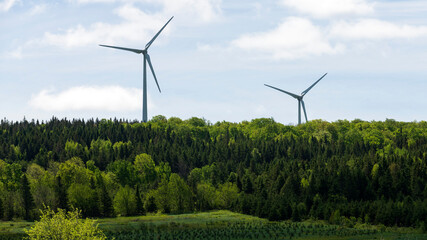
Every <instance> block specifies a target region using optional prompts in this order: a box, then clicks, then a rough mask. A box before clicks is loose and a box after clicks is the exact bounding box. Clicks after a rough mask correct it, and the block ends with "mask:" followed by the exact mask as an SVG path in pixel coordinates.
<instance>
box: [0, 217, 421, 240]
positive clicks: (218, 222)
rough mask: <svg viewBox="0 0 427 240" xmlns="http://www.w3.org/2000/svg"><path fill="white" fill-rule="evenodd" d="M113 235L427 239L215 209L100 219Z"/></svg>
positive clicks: (18, 231) (3, 227)
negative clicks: (278, 220) (273, 218)
mask: <svg viewBox="0 0 427 240" xmlns="http://www.w3.org/2000/svg"><path fill="white" fill-rule="evenodd" d="M98 223H99V227H100V228H101V229H102V230H103V231H104V232H105V233H106V234H107V236H108V237H109V238H110V239H111V238H113V237H114V238H115V239H117V240H120V239H336V240H338V239H348V240H350V239H352V240H358V239H393V240H397V239H402V240H403V239H419V240H421V239H427V234H420V233H418V232H417V231H416V230H414V229H410V228H384V227H383V228H381V227H378V226H367V225H357V224H356V225H355V226H354V227H351V228H350V227H343V226H337V225H330V224H327V223H325V222H322V221H305V222H289V221H282V222H272V221H268V220H266V219H261V218H257V217H252V216H248V215H243V214H238V213H233V212H230V211H213V212H203V213H195V214H180V215H149V216H138V217H117V218H104V219H99V220H98ZM31 225H32V223H30V222H20V221H15V222H0V231H1V234H0V238H1V239H20V238H22V237H23V236H25V235H24V231H23V230H24V228H28V227H30V226H31Z"/></svg>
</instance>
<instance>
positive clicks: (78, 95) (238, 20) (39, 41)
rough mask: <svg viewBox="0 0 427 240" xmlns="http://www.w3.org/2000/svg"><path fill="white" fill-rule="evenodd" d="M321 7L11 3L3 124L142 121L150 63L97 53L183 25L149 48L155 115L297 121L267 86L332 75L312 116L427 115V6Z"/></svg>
mask: <svg viewBox="0 0 427 240" xmlns="http://www.w3.org/2000/svg"><path fill="white" fill-rule="evenodd" d="M316 3H318V1H316V0H300V1H294V0H268V1H263V2H261V1H256V0H250V1H243V0H234V1H221V0H189V1H184V0H162V1H158V2H154V1H149V0H133V1H130V2H126V1H121V0H65V1H59V2H56V3H54V4H53V3H52V2H50V1H43V0H42V1H37V2H24V1H19V0H0V30H2V31H3V32H5V33H7V34H5V35H3V36H2V38H0V43H1V46H0V79H1V83H2V87H1V88H0V102H1V104H0V113H1V114H0V118H1V119H8V120H12V121H21V120H23V119H24V118H26V119H37V120H49V119H51V118H52V117H53V116H56V117H57V118H59V119H64V118H68V119H75V118H76V119H90V118H93V119H96V118H99V119H114V118H117V119H134V120H137V121H141V116H142V57H141V55H136V54H132V53H129V52H122V51H107V50H106V49H103V48H101V47H99V46H98V44H108V45H117V46H125V47H129V48H137V49H141V48H142V47H143V46H145V44H146V43H147V42H148V41H149V40H150V39H151V38H152V37H153V36H154V34H155V33H156V32H157V31H158V30H159V28H160V27H161V26H163V25H164V23H165V22H166V21H167V20H168V19H169V18H170V17H171V16H174V20H173V21H172V22H170V24H169V25H168V26H167V28H165V29H164V31H163V32H162V33H161V34H160V35H159V36H158V38H157V39H156V41H155V42H154V43H153V45H152V46H151V47H150V56H151V59H152V61H153V67H154V71H155V73H156V75H157V80H158V82H159V85H160V88H161V89H162V93H161V94H160V93H158V91H157V86H156V84H155V81H154V78H153V77H152V75H150V71H149V70H147V71H148V72H147V84H148V119H149V120H150V119H152V118H153V116H158V115H162V116H165V117H166V118H168V119H169V118H170V117H173V116H176V117H178V118H180V119H189V118H191V117H192V116H201V118H205V119H208V120H209V121H212V122H213V123H214V122H221V121H227V122H243V121H250V120H245V119H258V118H273V119H274V120H275V121H276V122H280V123H282V124H284V125H296V123H297V122H298V105H297V101H295V99H293V98H291V97H290V96H287V95H285V94H282V93H279V92H277V91H274V90H272V89H269V88H267V87H265V86H264V84H268V85H272V86H275V87H277V88H280V89H283V90H285V91H289V92H291V93H295V94H299V93H300V92H301V91H303V90H304V89H307V87H309V86H310V85H311V84H312V83H314V82H315V81H316V80H317V79H319V77H321V76H322V75H323V74H324V73H325V72H328V75H327V76H326V77H325V78H324V79H322V81H320V82H319V83H318V84H317V85H316V86H315V87H314V88H313V89H311V90H310V93H309V94H307V95H306V96H305V98H304V101H305V107H306V110H307V115H308V120H309V121H310V120H313V119H322V120H324V121H328V122H335V121H339V120H340V119H341V120H345V119H366V120H363V121H385V120H386V119H395V120H396V121H400V122H414V121H415V122H422V121H424V120H426V119H427V112H425V111H422V109H426V108H427V96H426V95H425V94H424V91H423V90H424V89H427V81H426V80H427V69H426V68H425V64H424V62H423V59H425V58H427V51H423V50H425V49H426V48H427V41H426V39H427V16H425V10H427V2H425V1H421V0H410V1H400V0H394V1H386V0H379V1H371V0H328V1H326V0H324V1H323V2H322V3H323V4H322V7H321V8H319V7H316ZM188 4H191V5H192V8H188ZM301 115H303V113H302V114H301ZM302 118H303V120H304V117H302ZM134 120H131V121H134ZM349 121H350V120H349ZM302 122H303V123H304V122H305V121H302Z"/></svg>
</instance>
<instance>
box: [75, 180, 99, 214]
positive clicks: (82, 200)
mask: <svg viewBox="0 0 427 240" xmlns="http://www.w3.org/2000/svg"><path fill="white" fill-rule="evenodd" d="M67 197H68V205H69V207H70V208H71V209H74V208H76V209H81V210H82V213H83V216H99V215H100V214H99V203H98V196H97V192H96V191H95V190H94V189H92V188H91V187H90V186H89V185H87V184H80V183H73V184H71V186H70V187H69V188H68V190H67Z"/></svg>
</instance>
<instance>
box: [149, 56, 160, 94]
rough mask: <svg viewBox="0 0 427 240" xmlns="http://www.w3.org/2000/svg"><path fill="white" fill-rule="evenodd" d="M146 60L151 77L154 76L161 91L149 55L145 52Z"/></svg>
mask: <svg viewBox="0 0 427 240" xmlns="http://www.w3.org/2000/svg"><path fill="white" fill-rule="evenodd" d="M147 62H148V66H150V69H151V72H152V73H153V77H154V80H155V81H156V84H157V88H158V89H159V92H162V91H161V90H160V86H159V83H158V82H157V77H156V74H155V73H154V68H153V65H152V64H151V59H150V55H148V54H147Z"/></svg>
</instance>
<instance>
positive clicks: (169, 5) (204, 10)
mask: <svg viewBox="0 0 427 240" xmlns="http://www.w3.org/2000/svg"><path fill="white" fill-rule="evenodd" d="M147 1H149V2H156V3H159V2H160V3H161V4H162V5H163V7H164V10H163V11H164V13H165V14H168V15H175V14H179V15H180V16H181V17H187V18H192V19H189V20H192V22H197V21H202V22H210V21H214V20H216V19H217V18H218V17H219V15H220V14H221V0H147Z"/></svg>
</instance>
